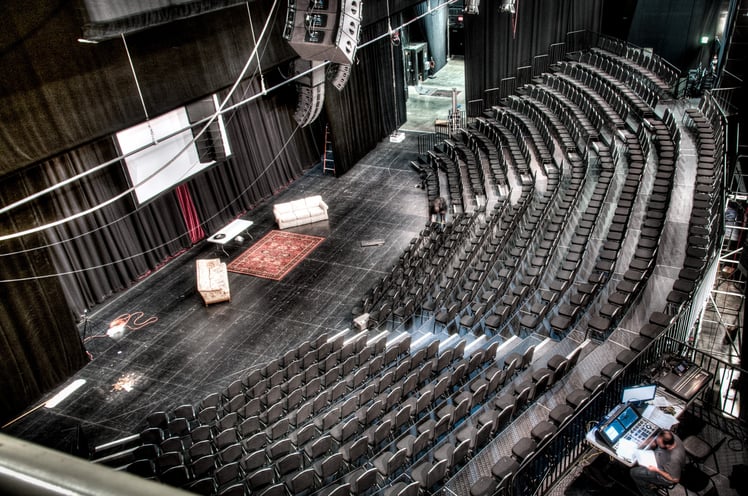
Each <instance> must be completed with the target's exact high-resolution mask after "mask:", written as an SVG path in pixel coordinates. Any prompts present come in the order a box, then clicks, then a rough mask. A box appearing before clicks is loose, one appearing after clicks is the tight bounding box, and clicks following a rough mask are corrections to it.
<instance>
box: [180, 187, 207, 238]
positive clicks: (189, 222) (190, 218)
mask: <svg viewBox="0 0 748 496" xmlns="http://www.w3.org/2000/svg"><path fill="white" fill-rule="evenodd" d="M176 192H177V200H179V208H180V209H181V210H182V216H183V217H184V224H185V225H186V226H187V232H188V234H189V235H190V242H191V243H192V244H195V243H197V242H198V241H200V240H201V239H203V238H204V237H205V231H203V226H201V225H200V219H199V218H198V216H197V210H196V209H195V204H194V203H192V196H191V195H190V190H189V188H187V186H186V185H185V184H181V185H179V186H177V189H176Z"/></svg>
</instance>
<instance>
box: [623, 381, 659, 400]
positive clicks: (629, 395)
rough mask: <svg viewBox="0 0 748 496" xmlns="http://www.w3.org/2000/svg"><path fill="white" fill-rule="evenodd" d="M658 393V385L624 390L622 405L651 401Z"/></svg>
mask: <svg viewBox="0 0 748 496" xmlns="http://www.w3.org/2000/svg"><path fill="white" fill-rule="evenodd" d="M656 393H657V384H647V385H646V386H632V387H627V388H624V389H623V394H622V395H621V403H633V402H640V401H641V402H643V401H651V400H653V399H654V398H655V394H656Z"/></svg>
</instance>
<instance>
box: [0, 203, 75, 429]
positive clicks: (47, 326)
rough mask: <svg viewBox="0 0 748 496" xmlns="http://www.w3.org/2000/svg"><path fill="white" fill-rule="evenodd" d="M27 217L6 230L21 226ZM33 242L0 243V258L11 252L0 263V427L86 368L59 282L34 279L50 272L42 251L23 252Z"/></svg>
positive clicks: (30, 239)
mask: <svg viewBox="0 0 748 496" xmlns="http://www.w3.org/2000/svg"><path fill="white" fill-rule="evenodd" d="M3 200H4V198H3ZM28 215H29V213H28V212H27V213H25V214H19V215H17V216H14V217H13V218H12V219H11V220H10V224H6V225H8V226H9V227H11V228H15V227H17V226H21V225H27V224H28V223H29V222H32V221H33V218H29V217H27V216H28ZM16 222H17V224H16ZM39 243H44V239H43V237H42V236H38V235H34V236H29V237H27V238H25V239H24V240H16V241H8V242H2V243H0V250H2V253H3V254H8V253H16V255H12V256H4V257H3V258H2V259H0V279H2V281H3V282H2V283H0V299H1V300H2V304H1V305H0V356H2V360H0V424H4V423H6V422H7V421H9V420H10V419H11V418H13V417H14V416H15V415H18V414H19V413H20V412H21V411H23V410H24V409H25V408H27V406H28V405H31V404H33V403H34V402H36V401H38V399H39V397H40V396H41V395H42V394H43V393H44V392H45V391H48V390H50V389H52V388H53V387H55V386H57V385H58V384H59V383H60V382H62V381H64V380H65V379H66V378H67V377H68V376H70V375H71V374H72V373H73V372H75V371H76V370H78V369H79V368H81V367H82V366H83V365H84V364H85V363H86V354H85V351H84V349H83V344H82V342H81V339H80V336H79V335H78V329H77V327H76V326H75V323H74V321H73V318H72V316H71V315H70V312H69V310H68V307H67V305H66V303H65V298H64V295H63V289H62V287H61V282H60V280H59V279H57V278H51V279H46V278H45V279H38V278H37V276H38V275H44V274H50V273H54V271H55V267H54V265H53V264H52V261H51V260H50V257H49V254H48V252H46V251H44V250H41V251H39V250H33V251H28V252H27V251H24V250H26V248H27V247H33V246H35V245H38V244H39Z"/></svg>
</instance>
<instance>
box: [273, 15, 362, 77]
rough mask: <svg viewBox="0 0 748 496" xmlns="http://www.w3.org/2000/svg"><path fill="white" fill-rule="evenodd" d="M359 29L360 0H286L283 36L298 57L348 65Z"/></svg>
mask: <svg viewBox="0 0 748 496" xmlns="http://www.w3.org/2000/svg"><path fill="white" fill-rule="evenodd" d="M360 31H361V2H360V0H288V11H287V12H286V24H285V28H284V30H283V37H284V38H285V39H286V40H287V41H288V44H289V45H291V48H293V49H294V51H295V52H296V53H297V54H299V57H301V58H302V59H305V60H329V61H330V62H337V63H339V64H350V63H351V62H353V59H354V57H355V56H356V49H357V48H358V38H359V33H360Z"/></svg>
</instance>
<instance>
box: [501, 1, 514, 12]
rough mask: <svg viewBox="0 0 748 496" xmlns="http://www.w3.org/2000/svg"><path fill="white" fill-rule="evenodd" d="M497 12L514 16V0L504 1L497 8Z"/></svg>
mask: <svg viewBox="0 0 748 496" xmlns="http://www.w3.org/2000/svg"><path fill="white" fill-rule="evenodd" d="M499 12H506V13H508V14H514V13H515V12H517V10H516V8H515V0H504V1H503V2H502V4H501V6H500V7H499Z"/></svg>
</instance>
